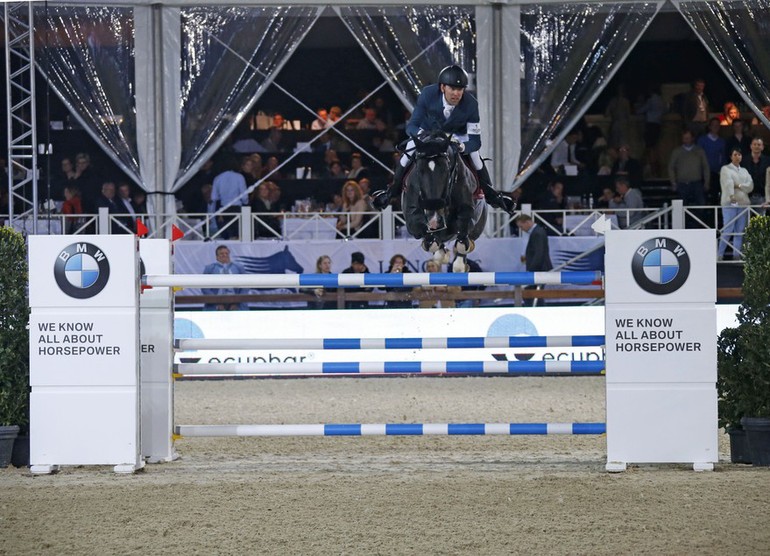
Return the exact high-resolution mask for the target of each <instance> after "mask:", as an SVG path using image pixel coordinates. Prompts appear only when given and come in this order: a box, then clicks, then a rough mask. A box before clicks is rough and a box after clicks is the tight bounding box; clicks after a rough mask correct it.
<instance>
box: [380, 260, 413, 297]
mask: <svg viewBox="0 0 770 556" xmlns="http://www.w3.org/2000/svg"><path fill="white" fill-rule="evenodd" d="M387 272H388V274H403V273H407V272H411V271H410V270H409V267H408V266H407V265H406V257H404V256H403V255H401V254H400V253H396V254H395V255H393V256H392V257H391V258H390V263H389V264H388V271H387ZM412 289H413V288H411V287H387V288H385V291H386V292H401V293H406V292H410V291H412ZM385 307H386V308H388V309H409V308H411V307H412V300H411V299H402V300H388V301H386V302H385Z"/></svg>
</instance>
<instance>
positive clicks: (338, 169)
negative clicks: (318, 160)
mask: <svg viewBox="0 0 770 556" xmlns="http://www.w3.org/2000/svg"><path fill="white" fill-rule="evenodd" d="M346 175H347V171H346V170H345V168H344V167H343V166H342V163H341V162H340V161H339V160H333V161H332V163H331V164H329V168H328V169H327V171H326V176H325V177H327V178H330V179H344V178H345V176H346Z"/></svg>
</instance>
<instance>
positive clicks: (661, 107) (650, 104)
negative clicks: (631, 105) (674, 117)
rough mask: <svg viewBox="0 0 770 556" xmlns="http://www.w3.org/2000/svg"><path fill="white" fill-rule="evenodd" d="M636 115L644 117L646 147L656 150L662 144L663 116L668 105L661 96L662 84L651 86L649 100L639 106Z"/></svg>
mask: <svg viewBox="0 0 770 556" xmlns="http://www.w3.org/2000/svg"><path fill="white" fill-rule="evenodd" d="M636 113H637V114H639V115H642V116H644V145H645V147H646V148H647V149H654V148H655V147H657V146H658V143H659V142H660V131H661V129H662V126H663V115H664V114H665V113H666V103H665V102H663V97H661V96H660V84H658V83H653V84H651V85H649V88H648V94H647V98H646V99H645V100H644V102H642V103H641V104H640V105H639V106H637V108H636Z"/></svg>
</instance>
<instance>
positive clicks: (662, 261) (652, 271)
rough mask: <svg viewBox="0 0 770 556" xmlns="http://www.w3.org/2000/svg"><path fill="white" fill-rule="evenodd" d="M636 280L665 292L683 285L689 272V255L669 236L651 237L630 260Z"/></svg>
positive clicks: (649, 288)
mask: <svg viewBox="0 0 770 556" xmlns="http://www.w3.org/2000/svg"><path fill="white" fill-rule="evenodd" d="M631 270H632V272H633V275H634V280H636V283H637V284H639V287H640V288H642V289H643V290H644V291H646V292H648V293H652V294H656V295H666V294H669V293H673V292H675V291H676V290H678V289H679V288H681V287H682V286H683V285H684V283H685V282H686V281H687V277H688V276H689V275H690V256H689V255H688V254H687V251H685V249H684V247H682V245H681V244H680V243H679V242H678V241H675V240H673V239H671V238H667V237H656V238H653V239H649V240H647V241H645V242H644V243H642V244H641V245H640V246H639V247H637V248H636V252H635V253H634V258H633V260H632V261H631Z"/></svg>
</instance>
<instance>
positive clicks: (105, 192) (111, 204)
mask: <svg viewBox="0 0 770 556" xmlns="http://www.w3.org/2000/svg"><path fill="white" fill-rule="evenodd" d="M116 191H117V190H116V188H115V184H114V183H113V182H111V181H107V182H104V183H103V184H102V193H101V195H100V196H99V198H98V199H97V200H96V209H97V211H98V210H99V209H102V208H106V209H107V212H108V213H109V215H110V230H111V233H113V234H125V233H128V232H126V230H124V229H123V227H122V226H121V225H120V224H118V221H117V220H116V219H115V218H113V217H114V216H116V215H119V214H124V212H123V208H122V207H121V206H120V205H118V200H117V199H116V198H115V195H116Z"/></svg>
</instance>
